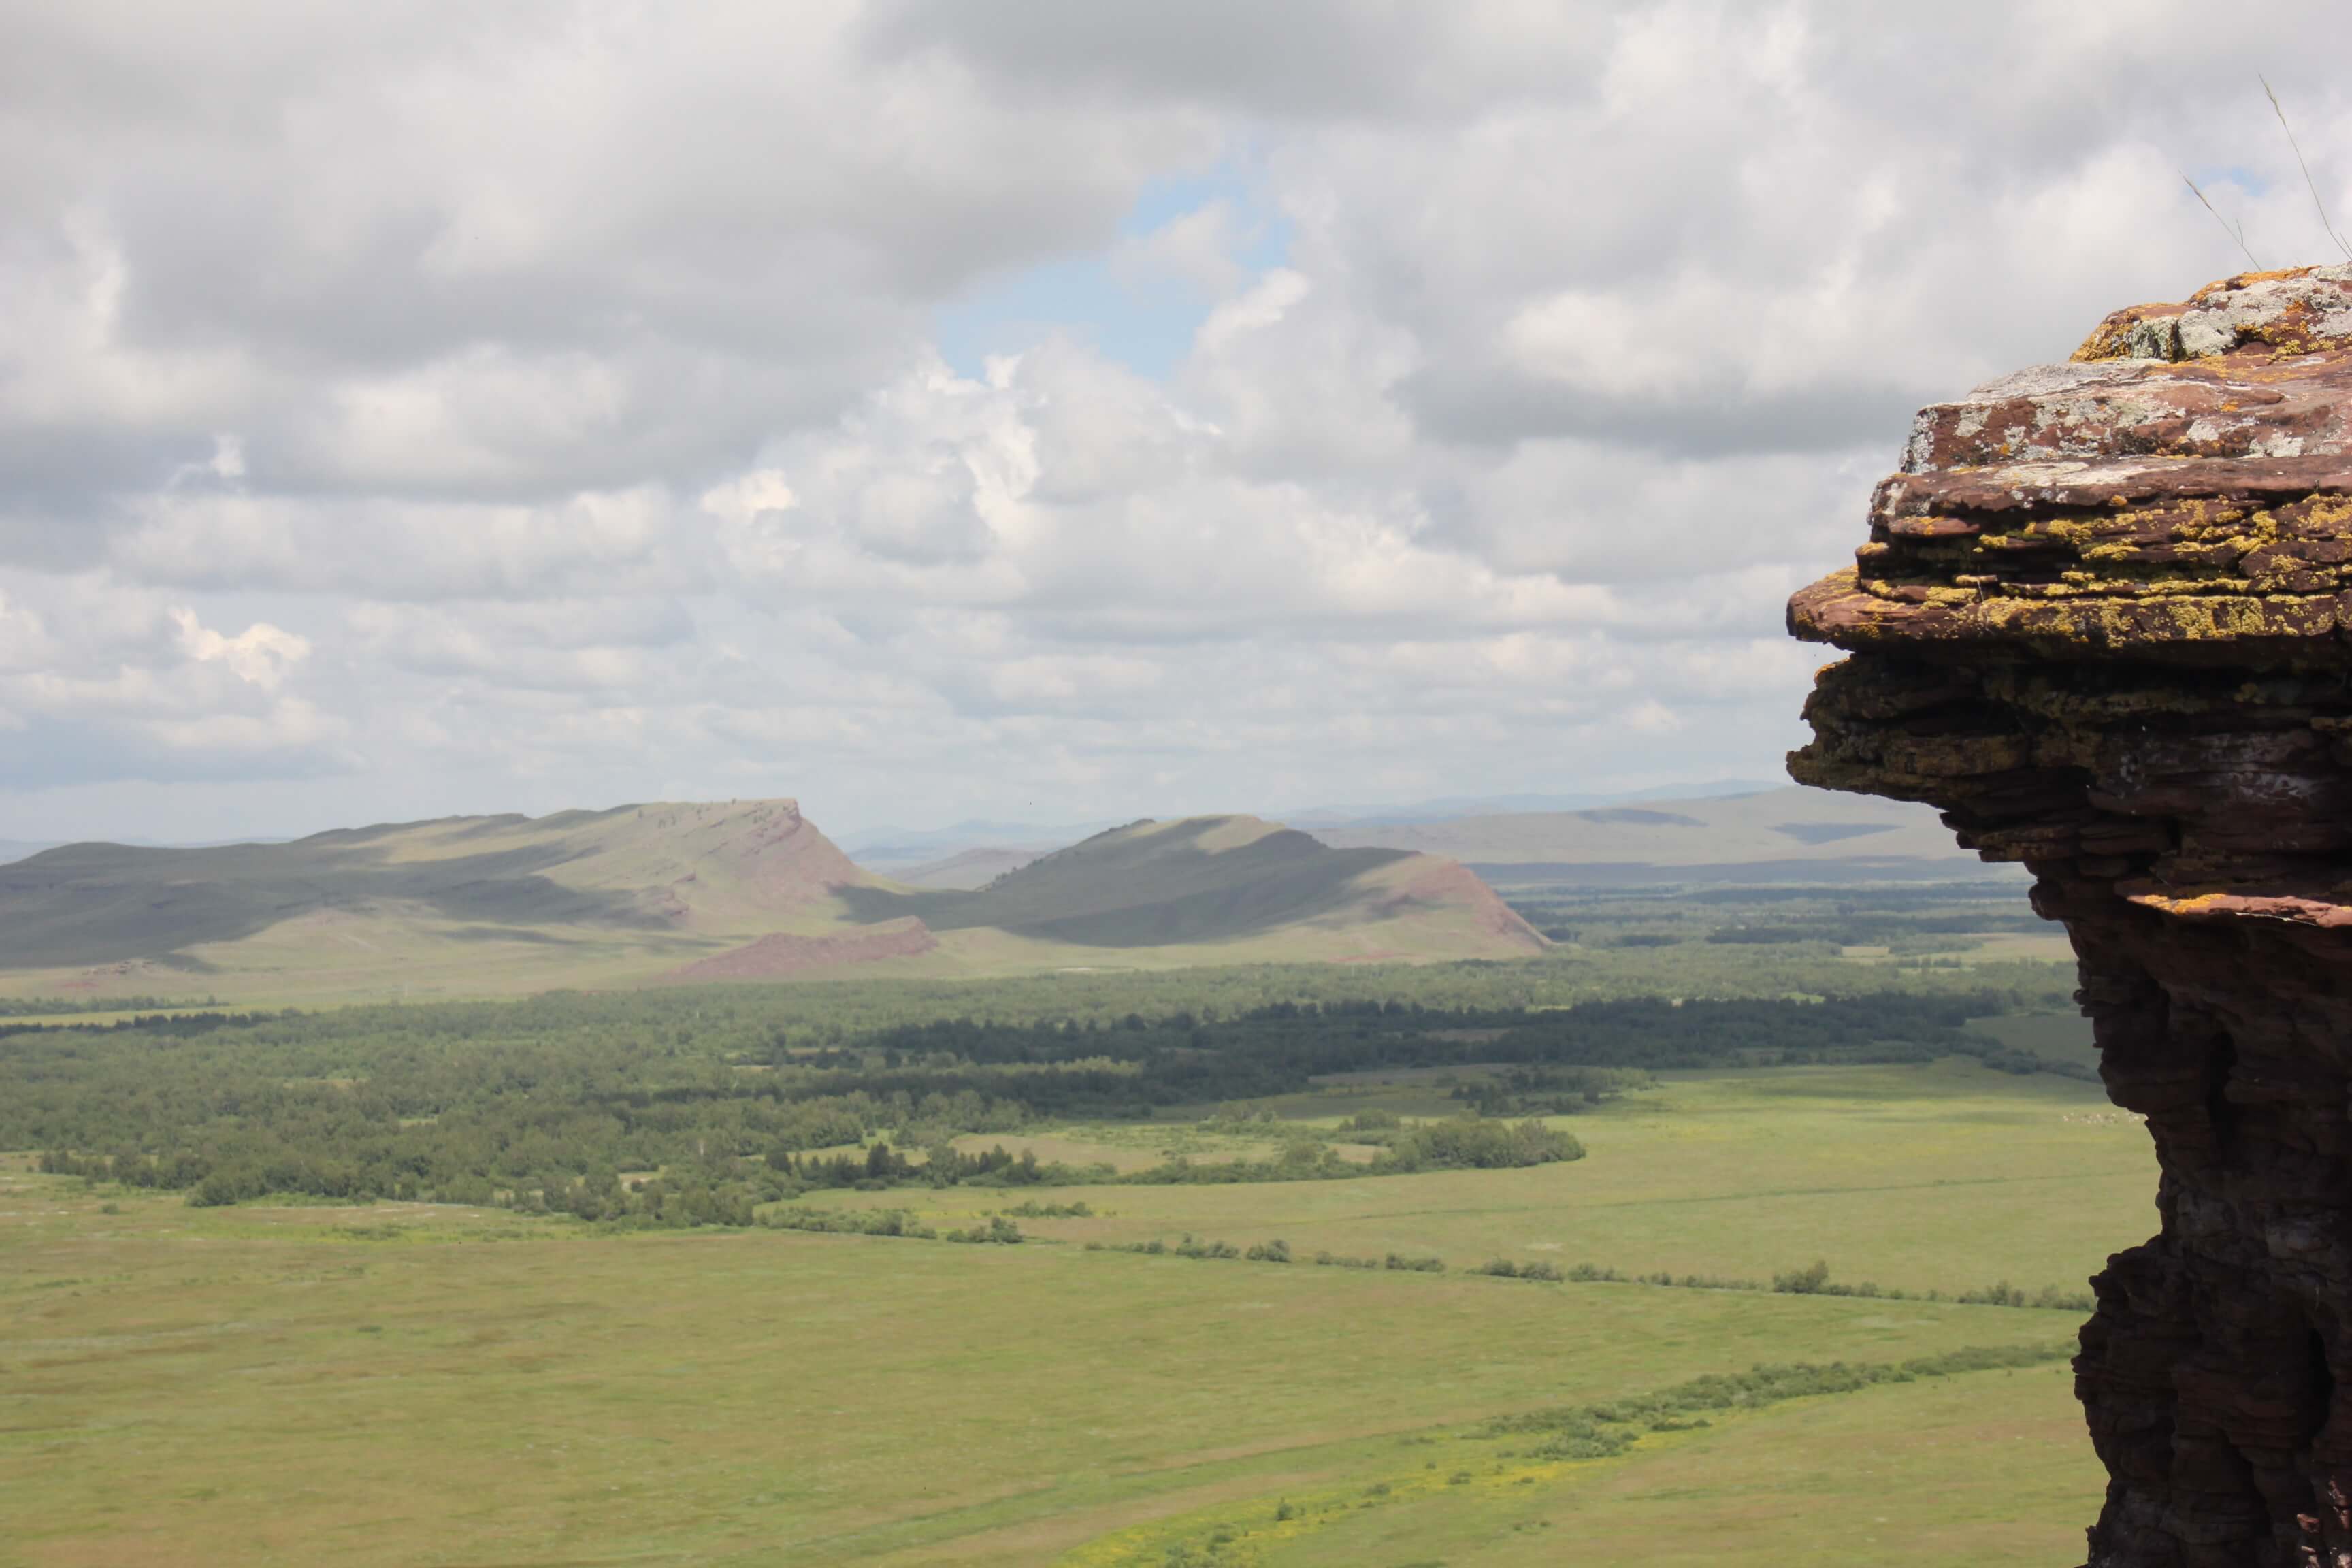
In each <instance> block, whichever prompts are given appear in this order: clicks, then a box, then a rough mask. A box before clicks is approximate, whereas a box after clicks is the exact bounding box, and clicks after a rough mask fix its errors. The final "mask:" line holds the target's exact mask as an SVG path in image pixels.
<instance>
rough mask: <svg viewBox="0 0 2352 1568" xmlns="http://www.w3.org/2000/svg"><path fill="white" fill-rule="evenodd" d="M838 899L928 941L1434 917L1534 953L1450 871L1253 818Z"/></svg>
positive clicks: (1162, 937)
mask: <svg viewBox="0 0 2352 1568" xmlns="http://www.w3.org/2000/svg"><path fill="white" fill-rule="evenodd" d="M842 898H843V902H844V903H845V904H846V905H847V906H848V907H849V909H850V910H851V911H852V912H853V914H854V915H855V917H856V918H857V919H859V920H862V921H881V920H891V919H898V918H902V917H912V918H914V919H917V920H919V921H922V922H923V924H924V925H925V926H927V927H929V929H930V930H932V931H955V930H961V929H966V928H971V927H980V926H984V927H991V928H993V929H995V930H998V931H1006V932H1010V933H1012V934H1013V935H1016V936H1022V937H1028V938H1033V939H1035V940H1039V941H1045V942H1082V943H1085V944H1087V945H1089V946H1095V947H1108V948H1131V947H1159V946H1169V945H1192V944H1198V943H1230V942H1239V941H1247V940H1251V939H1255V938H1261V937H1267V936H1270V935H1272V934H1274V933H1276V932H1284V933H1286V935H1287V936H1289V937H1290V938H1291V940H1293V941H1294V942H1295V941H1297V939H1298V938H1300V937H1301V936H1302V935H1306V934H1307V933H1314V932H1326V933H1329V932H1339V931H1345V930H1348V929H1349V928H1353V927H1359V926H1368V925H1379V924H1388V925H1401V924H1402V923H1405V922H1408V921H1412V920H1415V919H1426V918H1428V917H1432V916H1435V917H1440V918H1443V919H1444V920H1447V921H1465V922H1466V929H1465V930H1464V931H1462V932H1461V933H1460V934H1461V935H1462V936H1463V937H1464V938H1465V939H1468V940H1469V942H1470V943H1471V945H1473V946H1479V947H1484V946H1488V945H1500V946H1502V947H1505V948H1508V949H1513V950H1517V951H1521V952H1539V951H1540V950H1541V949H1542V947H1543V940H1542V939H1541V938H1540V937H1538V936H1537V935H1536V933H1535V931H1534V930H1533V929H1532V928H1530V927H1529V926H1528V924H1527V922H1525V921H1522V920H1520V919H1519V917H1518V916H1517V915H1515V914H1513V913H1512V912H1511V911H1510V910H1509V909H1508V908H1507V906H1505V904H1504V903H1503V901H1502V900H1500V899H1498V898H1496V896H1495V894H1494V893H1493V892H1492V891H1491V890H1490V889H1487V888H1486V886H1485V885H1484V884H1482V883H1481V882H1479V880H1478V879H1476V878H1475V876H1472V875H1470V874H1469V873H1467V872H1465V871H1464V870H1463V869H1462V868H1461V867H1459V866H1456V865H1453V864H1451V863H1449V862H1446V861H1443V860H1437V859H1433V858H1430V857H1428V856H1423V855H1414V854H1409V853H1406V852H1403V851H1400V850H1395V849H1381V848H1351V849H1335V848H1331V847H1328V846H1326V845H1323V844H1321V843H1318V841H1317V840H1316V839H1314V838H1312V837H1308V836H1307V835H1306V834H1304V833H1300V832H1297V831H1295V830H1293V829H1291V828H1286V827H1282V826H1277V825H1276V824H1274V823H1270V822H1264V821H1261V820H1259V819H1258V818H1256V817H1254V816H1197V817H1189V818H1185V819H1183V820H1181V821H1177V822H1165V823H1161V822H1139V823H1135V824H1133V825H1130V826H1126V827H1117V828H1113V829H1111V830H1110V831H1109V832H1108V833H1100V834H1097V835H1096V836H1095V837H1092V838H1088V839H1086V840H1084V841H1083V842H1080V843H1077V844H1074V845H1072V846H1071V847H1068V848H1066V849H1060V850H1056V851H1055V852H1054V853H1053V854H1051V855H1047V856H1045V857H1044V858H1040V859H1037V860H1034V861H1031V862H1030V863H1028V864H1027V865H1024V866H1022V867H1020V868H1017V869H1014V870H1011V871H1008V872H1006V873H1004V874H1003V876H1000V877H998V878H997V879H995V880H993V881H992V882H990V883H989V884H987V885H986V886H985V887H983V888H980V889H971V890H958V889H933V890H928V891H921V892H901V891H895V890H892V889H884V888H856V889H844V891H843V895H842ZM1404 951H1410V950H1401V951H1400V952H1399V953H1398V954H1396V955H1398V956H1402V955H1403V952H1404ZM1367 955H1369V954H1367Z"/></svg>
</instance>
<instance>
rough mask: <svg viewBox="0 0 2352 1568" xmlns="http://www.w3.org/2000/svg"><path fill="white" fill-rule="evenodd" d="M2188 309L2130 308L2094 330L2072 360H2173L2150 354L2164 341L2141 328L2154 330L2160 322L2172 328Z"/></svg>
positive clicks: (2132, 306) (2180, 307)
mask: <svg viewBox="0 0 2352 1568" xmlns="http://www.w3.org/2000/svg"><path fill="white" fill-rule="evenodd" d="M2187 309H2188V307H2187V306H2185V305H2173V304H2151V305H2126V306H2125V307H2124V308H2123V309H2122V310H2117V311H2116V312H2114V313H2113V314H2112V315H2110V316H2108V317H2107V319H2106V320H2105V321H2101V322H2100V323H2099V324H2098V325H2097V326H2096V327H2095V328H2093V329H2092V330H2091V335H2090V336H2089V337H2087V338H2084V340H2083V342H2082V346H2081V347H2080V348H2077V349H2076V350H2075V351H2074V353H2072V354H2071V355H2069V356H2068V358H2069V359H2070V360H2071V361H2072V362H2073V363H2076V364H2087V363H2094V362H2096V361H2099V360H2108V359H2147V358H2158V357H2161V358H2166V359H2169V358H2170V357H2172V356H2171V355H2169V354H2163V355H2158V354H2156V353H2153V352H2150V351H2151V350H2152V348H2153V346H2154V344H2155V343H2156V342H2158V341H2160V340H2158V338H2157V336H2156V334H2155V332H2154V331H2138V329H2140V328H2142V327H2153V326H2154V325H2155V324H2156V323H2158V322H2161V323H2164V324H2165V325H2166V326H2167V327H2168V326H2169V325H2170V323H2171V322H2173V321H2177V320H2178V319H2179V316H2180V313H2181V311H2183V310H2187ZM2135 344H2137V348H2135V346H2134V345H2135Z"/></svg>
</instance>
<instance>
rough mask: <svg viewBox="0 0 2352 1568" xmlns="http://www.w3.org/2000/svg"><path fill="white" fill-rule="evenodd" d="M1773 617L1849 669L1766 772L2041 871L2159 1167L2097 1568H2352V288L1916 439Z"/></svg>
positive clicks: (2088, 356)
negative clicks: (1913, 820) (2315, 1567)
mask: <svg viewBox="0 0 2352 1568" xmlns="http://www.w3.org/2000/svg"><path fill="white" fill-rule="evenodd" d="M1790 629H1791V630H1792V631H1793V632H1794V633H1795V634H1796V635H1797V636H1798V637H1804V638H1808V639H1811V640H1814V641H1820V642H1828V643H1833V644H1836V645H1837V646H1839V647H1843V648H1845V649H1847V650H1849V651H1850V653H1851V655H1852V657H1850V658H1846V659H1845V660H1843V662H1841V663H1837V664H1833V665H1832V666H1830V667H1829V668H1826V669H1824V670H1823V671H1822V674H1821V677H1820V679H1819V682H1818V684H1817V686H1816V688H1815V689H1814V692H1813V694H1812V696H1811V700H1809V701H1808V702H1807V704H1806V710H1805V711H1806V716H1807V718H1808V719H1809V720H1811V723H1812V726H1813V730H1814V734H1815V739H1814V741H1813V742H1812V743H1811V745H1809V746H1807V747H1805V748H1804V749H1803V750H1802V751H1800V752H1796V753H1794V754H1793V755H1792V756H1791V758H1790V772H1791V773H1793V774H1794V775H1795V776H1796V777H1797V778H1798V779H1799V780H1801V781H1802V782H1804V783H1807V784H1820V785H1824V786H1827V787H1830V788H1834V789H1844V790H1854V791H1859V792H1862V793H1865V794H1872V795H1893V796H1896V797H1899V798H1902V799H1906V800H1918V801H1927V802H1930V803H1932V804H1933V805H1937V807H1939V808H1941V810H1942V811H1943V812H1944V813H1945V820H1946V822H1947V823H1948V825H1949V826H1952V827H1953V828H1954V829H1956V830H1957V831H1958V834H1959V837H1960V840H1961V842H1962V843H1963V844H1964V845H1966V846H1968V847H1972V848H1974V849H1976V850H1978V851H1979V853H1980V854H1982V855H1984V856H1985V857H1986V858H1989V859H1998V860H2015V861H2022V862H2023V863H2024V864H2025V865H2026V866H2027V868H2029V869H2031V870H2032V872H2033V873H2034V874H2035V877H2036V882H2035V886H2034V900H2035V903H2036V906H2037V907H2038V908H2039V909H2040V910H2042V913H2044V914H2045V915H2048V916H2050V917H2052V918H2053V919H2056V920H2061V921H2064V922H2065V924H2066V928H2067V930H2068V931H2069V933H2070V934H2071V936H2072V937H2073V940H2074V950H2075V952H2076V954H2077V956H2078V958H2079V960H2080V963H2081V975H2082V990H2081V992H2080V994H2079V995H2080V1000H2081V1002H2082V1004H2083V1006H2084V1010H2085V1011H2086V1012H2087V1013H2089V1015H2090V1016H2091V1018H2092V1020H2093V1024H2094V1026H2095V1030H2096V1033H2097V1037H2098V1041H2099V1046H2100V1050H2101V1056H2102V1058H2103V1064H2102V1068H2101V1070H2102V1073H2103V1076H2104V1077H2105V1080H2106V1085H2107V1089H2108V1091H2109V1092H2110V1093H2111V1094H2112V1095H2113V1097H2114V1098H2115V1100H2116V1102H2117V1103H2118V1104H2120V1105H2123V1106H2126V1107H2127V1108H2129V1109H2131V1110H2137V1111H2139V1112H2142V1113H2144V1114H2145V1115H2146V1116H2147V1125H2148V1129H2149V1131H2150V1132H2151V1133H2152V1134H2153V1135H2154V1138H2155V1142H2156V1148H2157V1153H2158V1159H2159V1161H2160V1163H2161V1165H2162V1177H2161V1180H2160V1184H2159V1186H2158V1194H2157V1208H2158V1215H2160V1218H2161V1229H2160V1230H2159V1232H2158V1235H2157V1236H2156V1237H2153V1238H2152V1239H2150V1240H2148V1241H2147V1242H2146V1243H2144V1244H2143V1245H2141V1246H2138V1247H2131V1248H2129V1249H2127V1250H2126V1251H2123V1252H2120V1253H2118V1254H2116V1256H2115V1257H2114V1258H2111V1259H2109V1261H2108V1265H2107V1268H2106V1269H2105V1272H2104V1273H2102V1274H2101V1275H2100V1276H2099V1277H2098V1278H2097V1279H2095V1281H2094V1282H2093V1283H2094V1286H2095V1289H2096V1292H2097V1300H2098V1307H2097V1310H2096V1313H2095V1316H2094V1317H2093V1319H2092V1321H2090V1322H2089V1323H2088V1324H2087V1325H2086V1326H2085V1327H2084V1330H2083V1338H2082V1353H2081V1355H2080V1356H2079V1357H2078V1358H2077V1359H2076V1361H2075V1363H2074V1364H2075V1374H2076V1386H2077V1390H2078V1392H2079V1393H2080V1394H2081V1396H2082V1400H2083V1403H2084V1407H2085V1410H2086V1412H2087V1415H2088V1417H2089V1422H2090V1428H2091V1436H2092V1439H2093V1441H2094V1443H2095V1445H2096V1447H2097V1449H2098V1453H2099V1456H2100V1458H2102V1459H2103V1460H2104V1461H2105V1464H2106V1467H2107V1470H2108V1474H2109V1477H2110V1479H2109V1483H2108V1489H2107V1498H2106V1504H2105V1509H2104V1510H2103V1511H2102V1513H2101V1515H2100V1517H2099V1521H2098V1522H2097V1524H2096V1525H2095V1527H2094V1528H2093V1529H2092V1531H2091V1561H2092V1563H2093V1564H2094V1565H2095V1568H2157V1565H2158V1564H2161V1565H2164V1568H2208V1565H2210V1568H2222V1565H2224V1564H2227V1565H2230V1568H2246V1565H2251V1564H2281V1565H2284V1564H2297V1565H2301V1564H2318V1563H2326V1564H2352V268H2314V269H2307V270H2300V271H2293V272H2280V273H2252V274H2247V275H2244V276H2241V277H2237V278H2231V279H2227V280H2225V281H2223V282H2221V283H2216V284H2214V285H2212V286H2210V287H2209V288H2207V289H2202V290H2200V291H2199V293H2198V294H2197V295H2196V296H2195V297H2194V298H2192V299H2191V300H2189V301H2188V302H2187V303H2185V304H2179V305H2150V306H2138V307H2135V308H2133V309H2131V310H2121V311H2118V312H2116V314H2115V315H2113V316H2110V317H2109V318H2108V319H2107V320H2106V321H2105V322H2104V323H2103V324H2102V325H2101V326H2100V327H2099V329H2098V330H2097V331H2095V332H2094V333H2093V334H2092V336H2091V338H2090V340H2089V341H2088V342H2085V343H2084V345H2083V347H2082V348H2081V349H2080V350H2079V351H2077V353H2075V355H2074V360H2073V361H2072V362H2071V363H2067V364H2063V365H2053V366H2045V367H2042V368H2039V369H2034V370H2029V371H2025V372H2023V373H2021V374H2017V375H2013V376H2011V377H2008V378H2007V379H2005V380H2002V381H1998V382H1995V383H1992V384H1990V385H1988V386H1984V387H1981V388H1979V389H1978V390H1977V391H1975V392H1973V393H1971V394H1969V395H1968V396H1966V397H1964V398H1961V399H1959V400H1958V401H1957V402H1952V403H1946V404H1938V405H1934V406H1932V407H1929V408H1927V409H1926V410H1924V411H1923V412H1922V413H1921V414H1920V416H1919V417H1918V420H1917V423H1916V426H1915V428H1914V432H1913V435H1912V437H1911V440H1910V444H1909V447H1908V449H1907V450H1906V453H1905V456H1904V461H1903V467H1902V469H1901V471H1900V472H1898V473H1896V474H1895V475H1893V476H1892V477H1891V478H1889V479H1886V480H1885V482H1884V483H1882V484H1881V485H1880V486H1879V488H1878V490H1877V492H1876V494H1875V496H1874V499H1873V501H1872V506H1871V516H1870V540H1869V542H1867V543H1866V544H1864V545H1863V546H1862V547H1861V549H1860V551H1859V552H1857V564H1856V567H1855V569H1854V570H1853V571H1848V572H1841V573H1839V574H1835V575H1833V576H1832V577H1829V578H1827V579H1825V580H1824V581H1822V582H1821V583H1818V584H1814V585H1813V586H1812V587H1811V588H1808V589H1806V590H1804V591H1803V592H1802V593H1801V594H1799V595H1797V596H1796V598H1795V599H1794V600H1792V601H1791V602H1790Z"/></svg>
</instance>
